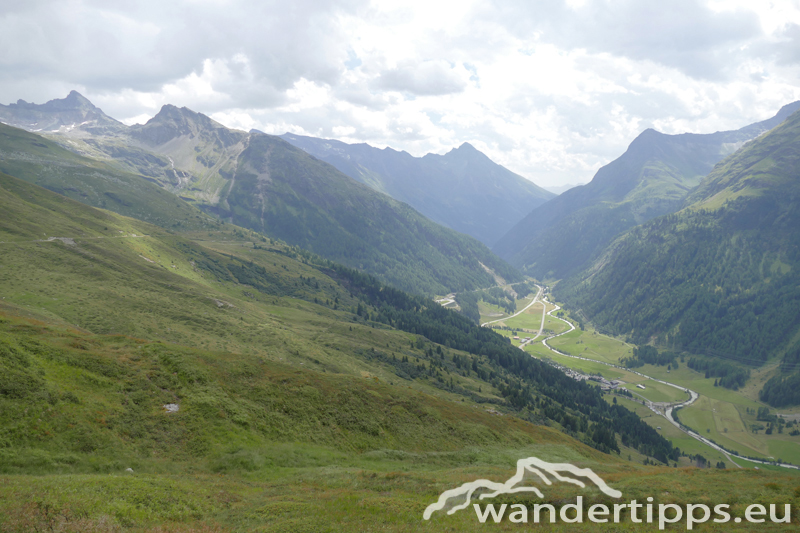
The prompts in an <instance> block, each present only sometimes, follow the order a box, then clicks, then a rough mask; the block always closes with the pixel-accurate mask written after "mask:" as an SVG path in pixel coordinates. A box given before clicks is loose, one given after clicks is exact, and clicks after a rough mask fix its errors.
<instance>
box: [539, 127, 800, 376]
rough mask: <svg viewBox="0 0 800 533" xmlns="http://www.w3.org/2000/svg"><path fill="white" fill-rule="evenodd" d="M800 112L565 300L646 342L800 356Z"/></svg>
mask: <svg viewBox="0 0 800 533" xmlns="http://www.w3.org/2000/svg"><path fill="white" fill-rule="evenodd" d="M797 228H800V113H795V114H793V115H792V116H791V117H790V118H789V119H787V120H786V121H785V122H784V123H783V124H782V125H780V126H778V127H777V128H775V129H774V130H772V131H770V132H769V133H767V134H766V135H764V136H762V137H760V138H759V139H757V140H755V141H753V142H751V143H749V144H747V145H745V146H744V147H743V148H742V149H740V150H739V151H738V152H736V153H735V154H733V155H732V156H730V157H729V158H727V159H726V160H724V161H722V162H721V163H720V164H718V165H717V166H716V167H715V168H714V170H713V172H712V173H711V174H710V175H709V176H708V177H707V178H706V179H705V180H704V181H703V182H702V184H701V185H700V186H699V187H698V188H697V190H696V191H695V192H693V193H692V195H691V196H690V197H689V198H688V199H687V205H686V206H685V208H684V209H682V210H681V211H679V212H677V213H674V214H670V215H666V216H662V217H659V218H656V219H654V220H652V221H650V222H648V223H646V224H644V225H642V226H639V227H636V228H634V229H632V230H630V231H628V232H627V233H626V234H625V235H623V236H622V237H620V238H619V239H618V240H616V241H615V242H614V243H613V244H612V245H611V246H609V247H608V248H607V249H606V250H605V251H604V253H603V254H602V255H601V256H600V257H599V258H598V259H597V260H596V261H595V262H594V263H593V264H592V265H591V267H590V268H588V269H586V270H583V271H582V272H581V273H580V274H578V275H576V276H573V277H571V278H569V279H567V280H565V281H564V282H562V283H560V284H559V285H558V286H557V287H556V289H555V291H554V292H555V294H556V295H557V296H558V297H559V298H562V299H564V300H566V301H568V302H569V303H570V304H571V305H573V306H575V307H579V308H581V309H582V310H583V311H584V312H585V313H586V314H587V315H588V316H589V317H590V318H591V319H592V320H593V321H595V322H596V323H598V324H600V325H602V326H604V327H607V328H609V329H611V330H613V331H615V332H618V333H625V334H629V335H630V336H631V337H632V338H633V339H634V340H635V341H636V342H648V341H650V340H652V339H658V340H659V342H661V343H664V344H667V345H671V346H676V347H680V348H683V349H686V350H690V351H693V352H696V353H706V354H710V355H719V356H723V357H728V358H735V359H738V360H741V361H750V362H752V363H753V364H758V363H759V362H762V361H765V360H767V359H768V358H770V357H773V356H778V355H782V354H783V353H784V352H786V351H787V350H788V352H789V353H794V352H795V351H796V349H797V343H798V339H797V333H798V328H800V232H798V231H797Z"/></svg>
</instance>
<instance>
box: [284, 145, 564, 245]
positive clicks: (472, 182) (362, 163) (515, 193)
mask: <svg viewBox="0 0 800 533" xmlns="http://www.w3.org/2000/svg"><path fill="white" fill-rule="evenodd" d="M281 138H282V139H284V140H286V141H288V142H290V143H292V144H293V145H295V146H297V147H299V148H302V149H303V150H305V151H306V152H308V153H309V154H311V155H313V156H314V157H316V158H317V159H320V160H322V161H326V162H328V163H330V164H331V165H333V166H335V167H336V168H337V169H339V170H340V171H341V172H343V173H345V174H347V175H348V176H350V177H351V178H354V179H356V180H358V181H360V182H362V183H365V184H367V185H369V186H370V187H372V188H373V189H375V190H377V191H381V192H384V193H386V194H388V195H389V196H391V197H392V198H395V199H396V200H399V201H401V202H405V203H407V204H408V205H410V206H411V207H413V208H414V209H416V210H417V211H419V212H420V213H422V214H423V215H425V216H426V217H428V218H429V219H431V220H433V221H434V222H438V223H439V224H442V225H444V226H447V227H449V228H452V229H454V230H456V231H459V232H461V233H465V234H467V235H470V236H472V237H475V238H476V239H478V240H479V241H481V242H482V243H484V244H485V245H487V246H492V245H493V244H494V243H495V242H496V241H497V240H498V239H499V238H500V237H502V236H503V235H504V234H505V233H506V232H507V231H508V230H510V229H511V228H512V227H513V226H514V225H515V224H516V223H517V222H519V221H520V220H522V218H523V217H525V215H527V214H528V213H529V212H530V211H531V209H534V208H535V207H537V206H539V205H541V204H543V203H544V202H546V201H547V200H549V199H551V198H553V197H554V196H555V195H554V194H553V193H551V192H549V191H546V190H544V189H542V188H541V187H538V186H537V185H535V184H534V183H533V182H531V181H529V180H527V179H525V178H523V177H522V176H520V175H518V174H515V173H513V172H511V171H510V170H508V169H506V168H505V167H503V166H501V165H498V164H497V163H495V162H493V161H492V160H491V159H489V158H488V157H486V156H485V155H484V154H482V153H481V152H479V151H478V150H476V149H475V148H474V147H473V146H472V145H471V144H469V143H464V144H462V145H461V146H459V147H458V148H453V149H452V150H450V151H449V152H447V153H446V154H444V155H438V154H427V155H425V156H423V157H413V156H412V155H411V154H409V153H407V152H398V151H396V150H393V149H391V148H384V149H382V150H381V149H378V148H374V147H372V146H370V145H368V144H364V143H362V144H347V143H343V142H341V141H336V140H332V139H318V138H314V137H306V136H301V135H295V134H292V133H286V134H284V135H281Z"/></svg>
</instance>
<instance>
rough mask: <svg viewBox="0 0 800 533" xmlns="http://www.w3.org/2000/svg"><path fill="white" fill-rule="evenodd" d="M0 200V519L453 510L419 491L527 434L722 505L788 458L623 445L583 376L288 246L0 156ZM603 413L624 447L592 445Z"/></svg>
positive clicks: (490, 458) (685, 498) (331, 525)
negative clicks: (87, 190)
mask: <svg viewBox="0 0 800 533" xmlns="http://www.w3.org/2000/svg"><path fill="white" fill-rule="evenodd" d="M0 210H2V212H3V213H4V214H6V215H7V216H4V217H3V218H2V219H0V241H1V242H0V265H1V267H0V298H2V299H0V531H4V532H6V531H8V532H11V531H13V532H19V531H36V530H40V531H42V530H53V531H81V532H93V531H94V532H100V531H103V532H105V531H153V532H164V531H175V532H178V531H181V532H188V531H342V530H358V531H368V530H377V529H380V530H388V531H409V530H412V531H413V530H432V529H435V530H436V531H463V530H467V529H470V528H474V527H475V523H476V522H475V518H474V515H473V514H472V513H468V512H462V513H458V514H456V515H453V516H447V515H445V514H443V513H442V514H440V515H437V516H435V517H434V518H433V519H432V520H431V522H423V521H422V520H421V515H422V511H423V510H424V508H425V507H426V506H427V505H428V504H430V503H432V502H434V501H435V500H436V498H437V497H438V495H439V494H440V493H441V492H442V491H444V490H446V489H449V488H452V487H454V486H457V485H459V484H461V483H464V482H466V481H471V480H474V479H478V478H489V479H495V480H498V481H502V480H505V479H507V478H508V477H509V476H510V475H511V474H512V471H513V466H514V464H515V462H516V460H517V459H519V458H522V457H528V456H532V455H533V456H537V457H540V458H542V459H545V460H549V461H553V462H570V463H573V464H576V465H579V466H583V467H590V468H592V469H594V470H595V471H596V472H597V473H598V474H600V475H601V476H602V477H603V478H604V479H606V480H607V481H608V482H609V483H611V484H612V485H613V486H614V487H616V488H619V489H620V490H622V491H623V492H624V494H625V498H639V499H644V498H645V497H646V496H648V495H650V494H662V493H663V492H665V491H667V492H669V493H670V495H669V497H668V498H666V497H665V499H666V501H669V502H674V503H680V504H685V503H690V502H691V503H693V498H696V497H697V496H696V494H697V492H696V491H697V490H703V491H706V492H705V494H706V497H709V496H710V497H713V498H715V499H717V500H718V501H732V502H733V503H734V506H735V507H734V508H735V509H736V510H737V512H738V513H739V514H740V515H741V513H742V512H743V505H742V504H739V503H737V502H742V501H744V500H743V499H742V498H745V499H747V498H758V500H757V501H762V500H764V501H770V502H772V501H777V502H782V501H784V500H786V499H787V498H788V499H790V500H791V498H793V497H794V496H792V494H793V493H792V487H794V486H795V485H796V484H797V478H796V477H793V476H791V475H790V474H786V473H779V474H772V473H770V474H769V477H765V476H766V473H761V472H756V471H750V472H738V473H733V472H713V471H712V472H703V473H697V474H695V473H693V472H691V471H687V470H676V469H674V468H665V467H663V468H658V467H644V466H641V465H637V464H633V463H631V462H628V461H626V460H625V459H624V458H625V456H626V454H636V457H637V458H639V460H641V458H643V457H644V456H642V455H640V454H638V452H637V451H636V449H639V450H642V451H650V452H651V453H652V452H657V453H660V451H659V448H658V446H657V445H658V443H659V440H658V439H649V437H648V435H657V434H656V432H655V430H654V429H652V428H650V426H646V427H645V425H644V423H643V422H641V421H640V420H639V419H638V418H636V417H635V416H633V415H625V413H629V412H628V411H624V410H622V409H621V407H614V406H612V405H610V404H608V403H607V402H606V401H605V400H604V399H603V398H602V396H601V395H600V394H599V393H598V392H597V390H596V389H594V388H592V387H590V386H588V385H586V384H580V383H577V382H574V381H572V380H570V379H568V378H566V376H564V375H563V374H561V373H560V372H559V371H556V370H554V369H552V368H549V367H546V366H544V365H542V364H540V363H538V362H536V361H535V360H532V359H531V358H529V357H527V356H525V355H524V354H522V353H521V352H520V351H519V350H517V349H515V348H512V347H511V346H510V345H508V343H507V342H506V341H503V340H502V339H501V338H500V337H499V336H497V335H495V334H494V333H492V332H491V331H489V330H486V329H485V328H483V329H480V328H477V327H475V326H474V325H472V324H471V323H470V322H469V321H467V320H466V319H465V318H464V317H462V316H460V315H458V314H455V313H452V312H450V311H447V310H444V309H442V308H441V307H440V306H438V305H436V304H432V303H431V302H429V301H426V300H424V299H422V298H418V297H415V296H411V295H408V294H405V293H402V292H400V291H397V290H395V289H391V288H389V287H386V286H383V285H381V284H380V283H379V282H378V281H377V280H375V279H374V278H372V277H370V276H367V275H365V274H362V273H359V272H357V271H354V270H351V269H347V268H345V267H341V266H338V265H335V264H333V263H330V262H328V261H325V260H323V259H321V258H319V257H316V256H313V255H312V254H309V253H308V252H304V251H302V250H300V249H298V248H294V247H291V246H288V245H286V244H283V243H280V242H276V241H270V240H269V239H263V240H262V238H261V237H260V236H258V235H256V234H251V233H249V232H248V231H247V230H244V229H242V228H229V229H227V230H224V231H203V232H197V233H195V234H189V235H186V234H183V235H178V234H174V233H170V232H168V231H165V230H163V229H161V228H158V227H156V226H153V225H150V224H146V223H144V222H141V221H138V220H135V219H130V218H124V217H121V216H119V215H116V214H114V213H110V212H106V211H99V210H96V209H93V208H90V207H87V206H85V205H83V204H80V203H77V202H74V201H72V200H69V199H67V198H64V197H61V196H58V195H55V194H53V193H51V192H49V191H46V190H44V189H40V188H37V187H34V186H32V185H30V184H27V183H25V182H22V181H20V180H16V179H14V178H11V177H8V176H2V175H0ZM45 234H46V235H45ZM50 236H53V237H57V239H54V240H50V241H48V240H47V239H48V238H49V237H50ZM201 236H202V237H203V238H204V240H202V241H201V240H200V237H201ZM189 237H191V238H189ZM170 404H174V405H177V406H178V409H177V411H172V412H170V411H169V410H167V408H166V407H165V406H167V405H170ZM527 420H531V421H536V422H538V424H534V423H531V422H529V421H527ZM548 426H549V427H548ZM609 429H610V430H611V432H610V433H609ZM604 430H605V431H604ZM648 432H649V433H648ZM609 436H610V437H611V438H612V439H613V440H612V441H611V442H613V443H614V444H620V443H621V442H622V441H625V442H630V443H631V447H625V446H621V454H620V455H617V454H615V453H613V452H612V453H602V452H601V451H598V449H596V448H603V446H606V447H607V446H608V444H609V441H607V440H606V439H607V437H609ZM578 439H580V440H583V441H585V442H586V443H588V444H591V445H592V446H593V447H589V446H587V445H586V444H584V443H582V442H580V441H579V440H578ZM594 439H598V440H594ZM648 439H649V440H648ZM606 449H607V448H606ZM657 453H656V454H657ZM649 460H650V459H648V461H649ZM128 468H130V469H131V471H127V469H128ZM686 476H692V479H693V482H692V484H691V488H688V486H687V485H686V484H684V483H683V482H682V480H685V478H686ZM767 482H769V483H770V484H771V485H770V487H772V488H770V489H769V491H770V492H769V493H768V494H767V496H766V497H765V496H764V495H762V494H761V491H763V490H764V489H763V487H764V483H767ZM737 485H741V487H739V488H737V489H736V491H735V492H733V488H732V487H734V486H737ZM654 487H657V492H653V491H654V490H656V489H654ZM721 487H725V488H721ZM709 490H711V492H708V491H709ZM581 494H584V495H585V496H586V497H587V498H589V499H590V500H592V501H607V499H605V498H604V497H603V496H602V495H601V494H600V493H599V492H598V491H597V490H591V489H587V490H585V491H582V492H581ZM574 495H575V488H574V487H569V486H566V484H559V485H557V486H555V487H548V488H547V496H546V501H549V502H553V503H554V504H556V505H558V506H560V505H563V503H564V502H566V501H569V499H570V498H573V497H574ZM662 497H663V496H662ZM734 497H736V498H737V499H736V500H735V501H733V500H732V498H734ZM515 501H518V500H515ZM521 501H524V502H532V500H530V499H527V498H524V497H523V498H522V500H521ZM748 501H749V500H748ZM497 527H498V528H499V529H500V530H506V529H509V528H510V527H511V525H510V524H508V523H504V524H501V525H499V526H497ZM623 527H627V526H625V525H624V526H623ZM562 529H563V528H562Z"/></svg>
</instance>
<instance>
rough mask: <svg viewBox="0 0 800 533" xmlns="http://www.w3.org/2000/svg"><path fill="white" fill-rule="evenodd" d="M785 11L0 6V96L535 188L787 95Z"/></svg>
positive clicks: (394, 4) (76, 2) (798, 13)
mask: <svg viewBox="0 0 800 533" xmlns="http://www.w3.org/2000/svg"><path fill="white" fill-rule="evenodd" d="M798 43H800V3H799V2H797V1H792V2H770V3H767V2H757V3H756V2H751V1H746V0H725V1H722V0H708V2H702V1H699V0H676V1H675V2H664V3H660V4H658V3H654V2H647V3H644V2H640V1H638V0H623V1H614V2H611V1H610V0H567V1H559V0H538V1H536V2H530V1H522V0H520V1H517V2H513V1H503V2H492V3H486V2H478V1H477V0H472V1H452V0H450V1H437V0H403V1H399V0H398V1H373V2H370V1H369V0H348V1H338V2H337V1H321V0H297V1H294V2H282V1H278V0H269V1H265V2H247V1H245V0H183V1H172V2H163V1H158V2H156V1H155V0H149V1H141V2H109V1H100V0H59V1H45V0H39V1H28V2H4V3H3V5H2V6H0V102H3V103H8V102H12V101H16V100H17V99H18V98H23V99H25V100H28V101H35V102H43V101H45V100H47V99H51V98H60V97H63V96H65V95H66V93H67V92H68V91H69V90H70V89H77V90H78V91H80V92H82V93H83V94H84V95H85V96H87V97H88V98H90V99H91V100H92V101H93V102H94V103H95V104H97V105H98V106H100V107H101V108H103V109H104V110H105V111H106V112H107V113H109V114H110V115H112V116H114V117H117V118H120V119H122V120H124V121H125V122H126V123H134V122H142V121H143V120H145V119H146V117H148V116H152V115H154V114H155V113H156V112H158V109H159V108H160V107H161V106H162V105H164V104H166V103H171V104H174V105H177V106H187V107H189V108H191V109H194V110H196V111H200V112H203V113H206V114H208V115H210V116H211V117H212V118H214V119H215V120H217V121H219V122H222V123H223V124H226V125H228V126H231V127H236V128H240V129H245V130H249V129H251V128H256V129H260V130H262V131H265V132H267V133H283V132H284V131H292V132H295V133H300V134H305V135H315V136H324V137H332V138H339V139H342V140H344V141H347V142H369V143H370V144H373V145H375V146H378V147H385V146H391V147H393V148H396V149H399V150H406V151H408V152H410V153H412V154H414V155H423V154H424V153H426V152H437V153H444V152H446V151H448V150H449V149H451V148H452V147H453V146H458V145H460V144H461V143H463V142H465V141H468V142H470V143H472V144H473V145H475V146H476V147H477V148H478V149H480V150H481V151H484V152H485V153H487V155H489V156H490V157H491V158H492V159H494V160H496V161H498V162H499V163H501V164H504V165H506V166H507V167H509V168H510V169H512V170H514V171H516V172H518V173H520V174H522V175H524V176H526V177H528V178H531V179H533V180H534V181H536V182H537V183H540V184H544V185H556V184H559V183H575V182H585V181H588V180H589V179H590V178H591V176H592V174H593V173H594V171H595V170H596V169H597V168H598V167H599V166H600V165H602V164H604V163H606V162H608V161H610V160H611V159H614V158H615V157H617V156H618V155H620V154H621V153H622V152H623V151H624V150H625V148H626V147H627V145H628V144H629V143H630V141H631V140H632V139H633V138H635V137H636V135H638V134H639V133H640V132H641V131H642V130H643V129H645V128H647V127H655V128H657V129H659V130H661V131H664V132H666V133H679V132H683V131H692V132H712V131H717V130H723V129H732V128H738V127H741V126H743V125H745V124H748V123H751V122H754V121H756V120H763V119H765V118H768V117H769V116H771V115H772V114H774V113H775V112H776V111H777V109H778V108H779V107H780V106H781V105H783V104H786V103H788V102H790V101H793V100H797V99H800V70H799V69H798V63H800V53H798V50H800V46H798Z"/></svg>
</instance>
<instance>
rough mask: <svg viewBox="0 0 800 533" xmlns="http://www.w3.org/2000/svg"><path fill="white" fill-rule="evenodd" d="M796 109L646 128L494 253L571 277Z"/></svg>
mask: <svg viewBox="0 0 800 533" xmlns="http://www.w3.org/2000/svg"><path fill="white" fill-rule="evenodd" d="M797 109H800V102H794V103H792V104H789V105H786V106H784V107H783V108H782V109H781V110H780V111H779V112H778V114H777V115H775V116H774V117H773V118H771V119H769V120H765V121H763V122H759V123H756V124H751V125H750V126H747V127H744V128H742V129H739V130H735V131H726V132H717V133H712V134H692V133H684V134H681V135H666V134H663V133H659V132H657V131H655V130H652V129H648V130H645V131H644V132H642V134H641V135H639V136H638V137H637V138H636V139H635V140H634V141H633V142H632V143H631V145H630V146H629V147H628V150H627V151H626V152H625V153H624V154H623V155H622V156H620V157H619V158H618V159H616V160H614V161H612V162H611V163H609V164H608V165H606V166H604V167H603V168H601V169H600V170H598V171H597V174H595V176H594V178H593V179H592V181H591V182H590V183H588V184H586V185H583V186H580V187H575V188H574V189H570V190H568V191H566V192H565V193H564V194H562V195H560V196H558V197H556V198H555V199H553V200H550V201H549V202H547V203H546V204H544V205H541V206H539V207H538V208H536V209H534V210H533V211H532V212H531V213H530V214H528V215H527V216H526V217H525V218H524V219H523V220H522V221H521V222H519V223H518V224H517V225H516V226H515V227H514V228H512V229H511V230H510V231H509V232H508V233H507V234H506V235H505V236H504V237H503V238H502V239H500V240H499V241H498V242H497V244H496V245H495V246H494V247H493V250H494V252H495V253H497V254H498V255H500V257H502V258H504V259H506V260H507V261H509V262H510V263H511V264H512V265H514V266H516V267H518V268H522V269H523V270H524V271H525V272H527V273H528V274H531V275H533V276H535V277H539V278H550V279H561V278H565V277H567V276H570V275H571V274H573V273H575V272H577V271H578V270H579V269H581V268H583V267H585V266H586V265H587V264H588V262H589V261H590V260H591V259H592V257H594V256H595V255H596V254H598V253H599V252H600V251H602V250H603V248H605V246H607V245H608V244H609V243H610V242H611V241H612V240H613V239H614V238H616V237H617V236H618V235H620V234H621V233H623V232H624V231H626V230H628V229H630V228H632V227H633V226H636V225H638V224H642V223H643V222H646V221H648V220H650V219H652V218H655V217H657V216H660V215H664V214H666V213H671V212H673V211H675V210H677V209H679V208H680V207H681V205H682V204H683V201H684V199H685V198H686V196H687V194H688V193H689V191H691V190H692V189H693V188H694V187H696V186H697V185H698V184H699V183H700V181H701V179H702V178H703V177H704V176H705V175H707V174H708V173H709V172H710V171H711V170H712V168H714V165H715V164H716V163H717V162H719V161H720V160H721V159H723V158H724V157H725V156H727V155H729V154H731V153H732V152H734V151H735V150H736V149H737V148H739V147H741V146H742V145H743V144H744V143H745V142H747V141H749V140H752V139H754V138H755V137H757V136H759V135H761V134H762V133H764V132H766V131H768V130H770V129H772V128H774V127H775V126H777V125H778V124H780V123H781V122H783V120H785V119H786V118H787V117H788V116H789V115H790V114H791V113H792V112H793V111H795V110H797Z"/></svg>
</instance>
